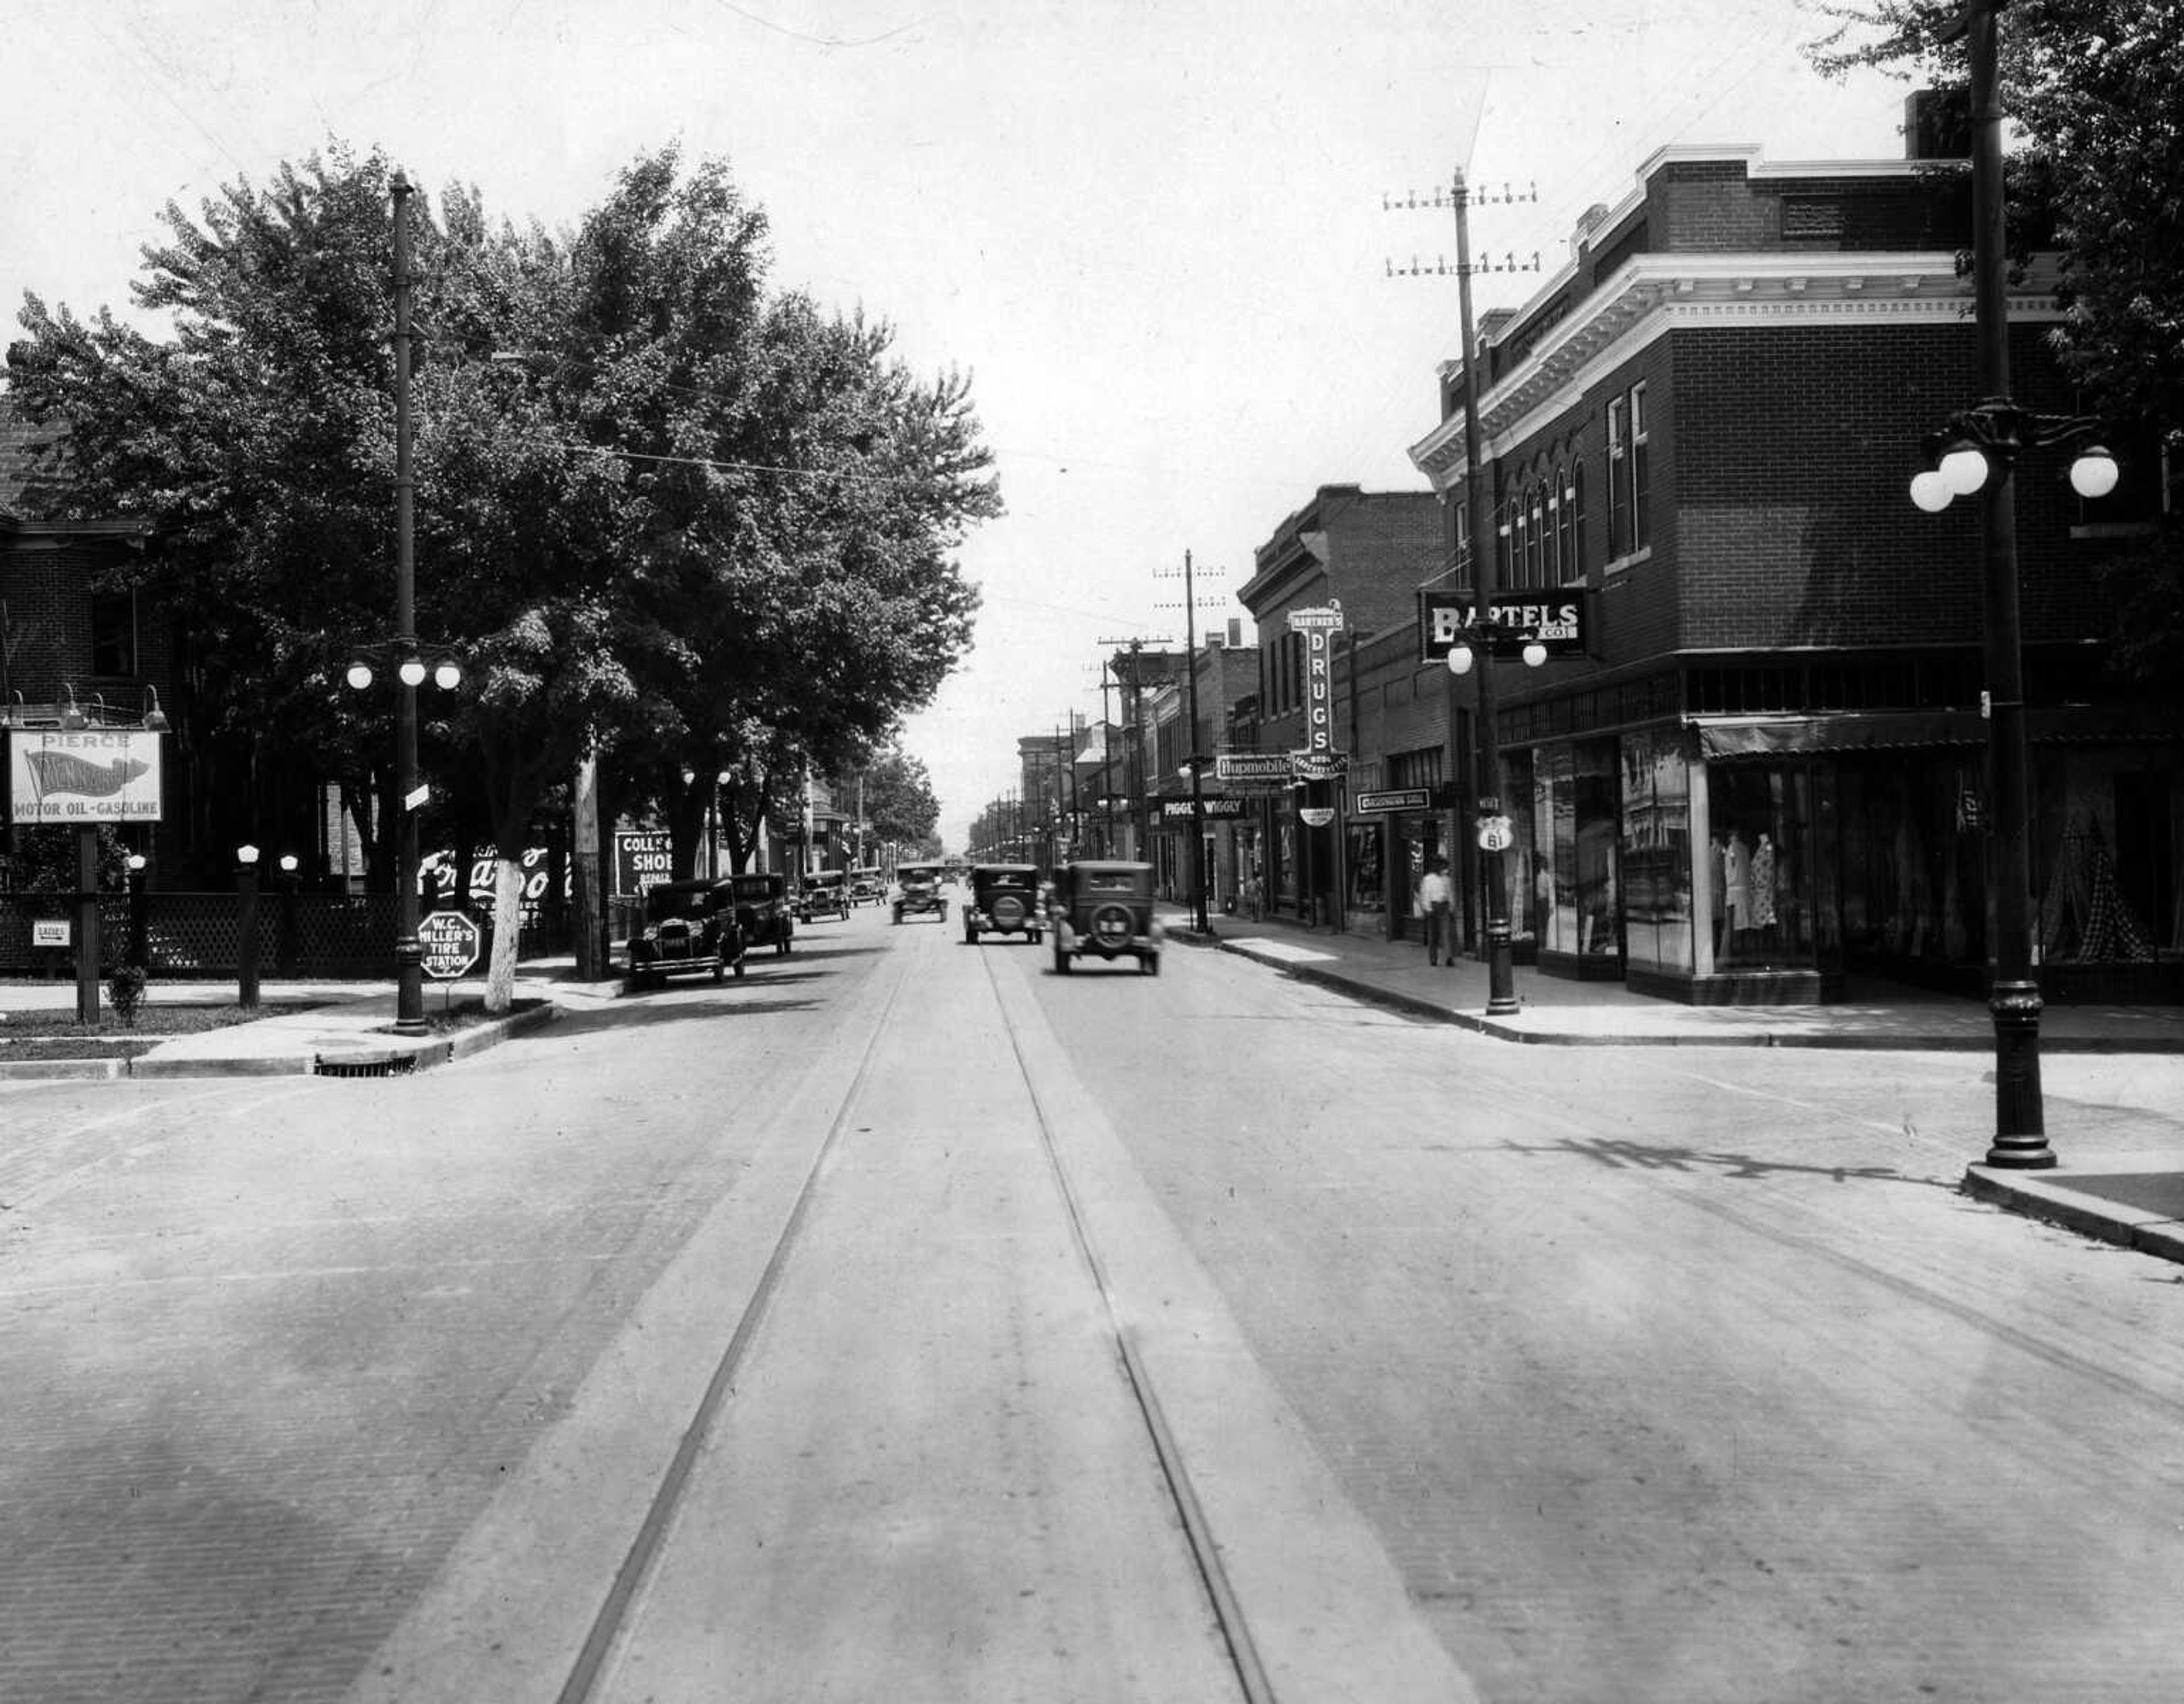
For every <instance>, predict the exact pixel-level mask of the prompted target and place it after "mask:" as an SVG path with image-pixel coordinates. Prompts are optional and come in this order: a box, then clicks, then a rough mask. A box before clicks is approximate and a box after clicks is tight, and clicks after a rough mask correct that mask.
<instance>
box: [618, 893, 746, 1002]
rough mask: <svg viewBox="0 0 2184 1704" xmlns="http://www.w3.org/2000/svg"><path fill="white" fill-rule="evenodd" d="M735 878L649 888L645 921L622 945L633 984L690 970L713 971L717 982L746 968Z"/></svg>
mask: <svg viewBox="0 0 2184 1704" xmlns="http://www.w3.org/2000/svg"><path fill="white" fill-rule="evenodd" d="M733 879H734V878H733V877H704V878H701V879H699V880H698V881H694V882H662V883H659V884H658V885H657V886H655V887H653V888H648V889H647V890H646V892H645V895H644V916H643V922H640V923H639V925H638V927H637V929H636V931H635V932H634V933H632V935H631V936H630V938H629V941H628V944H627V946H626V947H625V948H624V949H623V955H624V962H625V964H626V965H627V970H628V976H629V983H630V986H631V987H632V988H644V987H646V986H648V985H649V984H652V983H661V982H665V981H666V979H667V978H668V977H671V976H674V975H677V974H680V973H683V972H690V971H710V972H712V973H713V980H714V981H715V982H718V981H720V979H721V977H723V976H724V975H726V974H727V972H730V971H733V972H735V973H736V974H737V975H738V976H741V975H742V974H743V973H744V932H743V930H742V929H741V928H740V927H738V925H737V922H736V909H735V892H734V888H733Z"/></svg>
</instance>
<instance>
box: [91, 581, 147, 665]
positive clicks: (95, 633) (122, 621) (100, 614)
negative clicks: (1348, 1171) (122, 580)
mask: <svg viewBox="0 0 2184 1704" xmlns="http://www.w3.org/2000/svg"><path fill="white" fill-rule="evenodd" d="M91 671H92V673H93V674H94V675H133V674H135V673H136V593H134V592H100V593H94V594H93V595H92V600H91Z"/></svg>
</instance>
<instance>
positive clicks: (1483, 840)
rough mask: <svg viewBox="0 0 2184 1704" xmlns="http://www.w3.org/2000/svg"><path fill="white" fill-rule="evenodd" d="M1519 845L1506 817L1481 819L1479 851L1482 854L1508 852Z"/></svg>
mask: <svg viewBox="0 0 2184 1704" xmlns="http://www.w3.org/2000/svg"><path fill="white" fill-rule="evenodd" d="M1515 844H1517V836H1516V832H1515V831H1514V830H1513V829H1512V828H1511V827H1510V826H1509V819H1508V818H1507V817H1506V816H1482V817H1480V818H1479V850H1480V851H1482V852H1507V850H1508V849H1510V848H1511V847H1512V846H1513V845H1515Z"/></svg>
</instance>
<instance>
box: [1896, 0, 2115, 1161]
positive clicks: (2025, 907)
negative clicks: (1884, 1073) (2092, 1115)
mask: <svg viewBox="0 0 2184 1704" xmlns="http://www.w3.org/2000/svg"><path fill="white" fill-rule="evenodd" d="M2002 6H2003V0H1969V3H1968V4H1967V5H1966V7H1965V8H1964V12H1963V14H1961V15H1960V16H1959V17H1958V18H1957V19H1955V20H1954V21H1953V23H1952V24H1951V25H1950V26H1949V28H1948V29H1947V31H1944V32H1943V34H1942V37H1941V39H1942V40H1944V41H1953V40H1955V39H1957V38H1958V36H1964V37H1968V42H1967V45H1968V47H1969V50H1970V61H1971V68H1970V69H1971V101H1972V292H1973V294H1972V303H1973V311H1974V318H1975V323H1976V325H1977V326H1978V335H1979V388H1980V393H1981V398H1982V400H1981V401H1980V402H1979V403H1977V404H1975V405H1974V406H1972V407H1971V408H1969V409H1965V410H1964V411H1963V412H1962V413H1960V414H1958V415H1954V416H1953V417H1952V418H1951V419H1950V420H1948V421H1947V423H1946V424H1945V425H1944V426H1943V428H1942V431H1941V432H1939V433H1937V434H1936V437H1935V439H1934V441H1933V442H1932V443H1931V448H1932V449H1933V450H1934V452H1935V454H1936V465H1934V466H1933V467H1931V468H1930V469H1928V470H1926V471H1924V472H1921V473H1919V475H1918V476H1916V477H1914V479H1913V480H1912V482H1911V500H1912V501H1913V502H1914V504H1917V505H1918V506H1919V508H1920V509H1922V510H1925V511H1926V512H1927V513H1929V514H1932V513H1936V512H1938V511H1939V510H1943V509H1946V508H1947V506H1948V505H1949V503H1950V501H1951V500H1952V499H1953V498H1957V497H1969V496H1972V495H1974V494H1975V493H1976V494H1978V495H1979V496H1980V498H1981V535H1982V537H1983V540H1984V555H1985V564H1986V572H1985V599H1984V603H1985V611H1984V615H1985V628H1986V681H1987V684H1986V691H1985V692H1984V693H1982V694H1981V708H1982V710H1983V712H1984V713H1985V715H1986V719H1987V747H1988V753H1989V765H1990V768H1991V770H1992V776H1993V782H1992V785H1993V789H1994V810H1993V811H1992V827H1991V831H1990V832H1991V833H1992V837H1993V848H1994V856H1993V859H1992V862H1991V864H1990V866H1989V868H1990V879H1991V880H1992V883H1993V884H1994V891H1993V895H1992V905H1993V910H1994V922H1995V949H1994V982H1993V985H1992V988H1991V989H1990V991H1989V994H1988V1000H1987V1009H1988V1010H1989V1011H1991V1012H1992V1013H1993V1015H1994V1061H1995V1069H1994V1094H1995V1138H1994V1144H1993V1145H1992V1147H1991V1148H1990V1149H1989V1150H1987V1155H1986V1163H1987V1164H1988V1165H1990V1166H1997V1167H2008V1168H2011V1169H2014V1170H2020V1171H2022V1170H2036V1169H2041V1168H2044V1167H2050V1166H2053V1164H2054V1163H2055V1154H2054V1150H2053V1149H2051V1148H2049V1147H2048V1136H2047V1131H2046V1128H2045V1113H2044V1111H2043V1110H2042V1102H2041V1092H2040V1009H2041V1001H2040V983H2039V982H2038V979H2037V978H2036V977H2034V975H2033V973H2032V946H2031V941H2032V927H2031V894H2030V892H2029V889H2030V887H2031V875H2030V862H2031V860H2030V858H2029V855H2028V849H2027V845H2026V840H2027V821H2026V819H2027V815H2028V812H2029V810H2030V796H2031V786H2030V784H2029V781H2028V771H2029V767H2030V766H2029V764H2028V761H2027V759H2026V755H2025V677H2024V658H2023V655H2022V649H2023V647H2022V635H2021V628H2020V614H2019V604H2018V578H2017V512H2016V503H2015V495H2016V493H2015V486H2014V476H2015V472H2016V466H2017V458H2018V456H2019V454H2020V453H2021V452H2022V451H2023V450H2025V449H2026V448H2040V447H2043V446H2046V445H2050V444H2058V443H2070V442H2074V441H2077V440H2080V439H2082V438H2085V437H2087V436H2089V435H2090V434H2091V433H2092V431H2093V430H2094V427H2095V422H2094V421H2093V420H2090V419H2088V418H2086V417H2083V416H2075V415H2036V414H2034V413H2031V411H2030V410H2028V409H2022V408H2020V407H2019V406H2018V405H2017V404H2015V403H2014V402H2013V401H2012V400H2011V399H2010V396H2009V302H2008V298H2007V296H2006V294H2005V289H2006V285H2007V282H2008V274H2007V268H2008V265H2009V258H2008V253H2007V251H2006V249H2005V247H2004V243H2003V183H2002V98H2001V92H2000V78H1999V76H1998V75H1997V40H1996V37H1997V29H1996V14H1997V13H1998V12H1999V11H2000V10H2001V8H2002ZM2070 484H2071V487H2072V488H2073V489H2074V490H2075V491H2076V492H2077V493H2078V494H2079V495H2080V496H2081V497H2088V498H2093V497H2103V496H2106V495H2107V494H2108V493H2109V492H2110V491H2113V490H2114V488H2115V484H2116V465H2115V458H2114V456H2112V455H2110V454H2109V453H2108V451H2107V450H2105V449H2103V448H2100V447H2099V446H2098V445H2093V446H2091V447H2089V448H2087V449H2085V450H2083V451H2081V453H2080V454H2079V455H2078V456H2077V458H2076V459H2075V461H2074V462H2073V463H2072V465H2071V468H2070Z"/></svg>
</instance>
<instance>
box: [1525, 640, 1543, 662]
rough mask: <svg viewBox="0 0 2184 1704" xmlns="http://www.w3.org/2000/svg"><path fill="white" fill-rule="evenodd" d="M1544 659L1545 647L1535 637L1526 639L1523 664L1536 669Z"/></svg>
mask: <svg viewBox="0 0 2184 1704" xmlns="http://www.w3.org/2000/svg"><path fill="white" fill-rule="evenodd" d="M1546 660H1547V648H1546V646H1545V645H1543V644H1541V643H1540V642H1539V641H1538V640H1537V639H1528V640H1526V641H1525V643H1524V666H1525V667H1526V668H1528V669H1536V668H1537V667H1539V666H1540V665H1541V663H1544V662H1545V661H1546Z"/></svg>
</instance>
